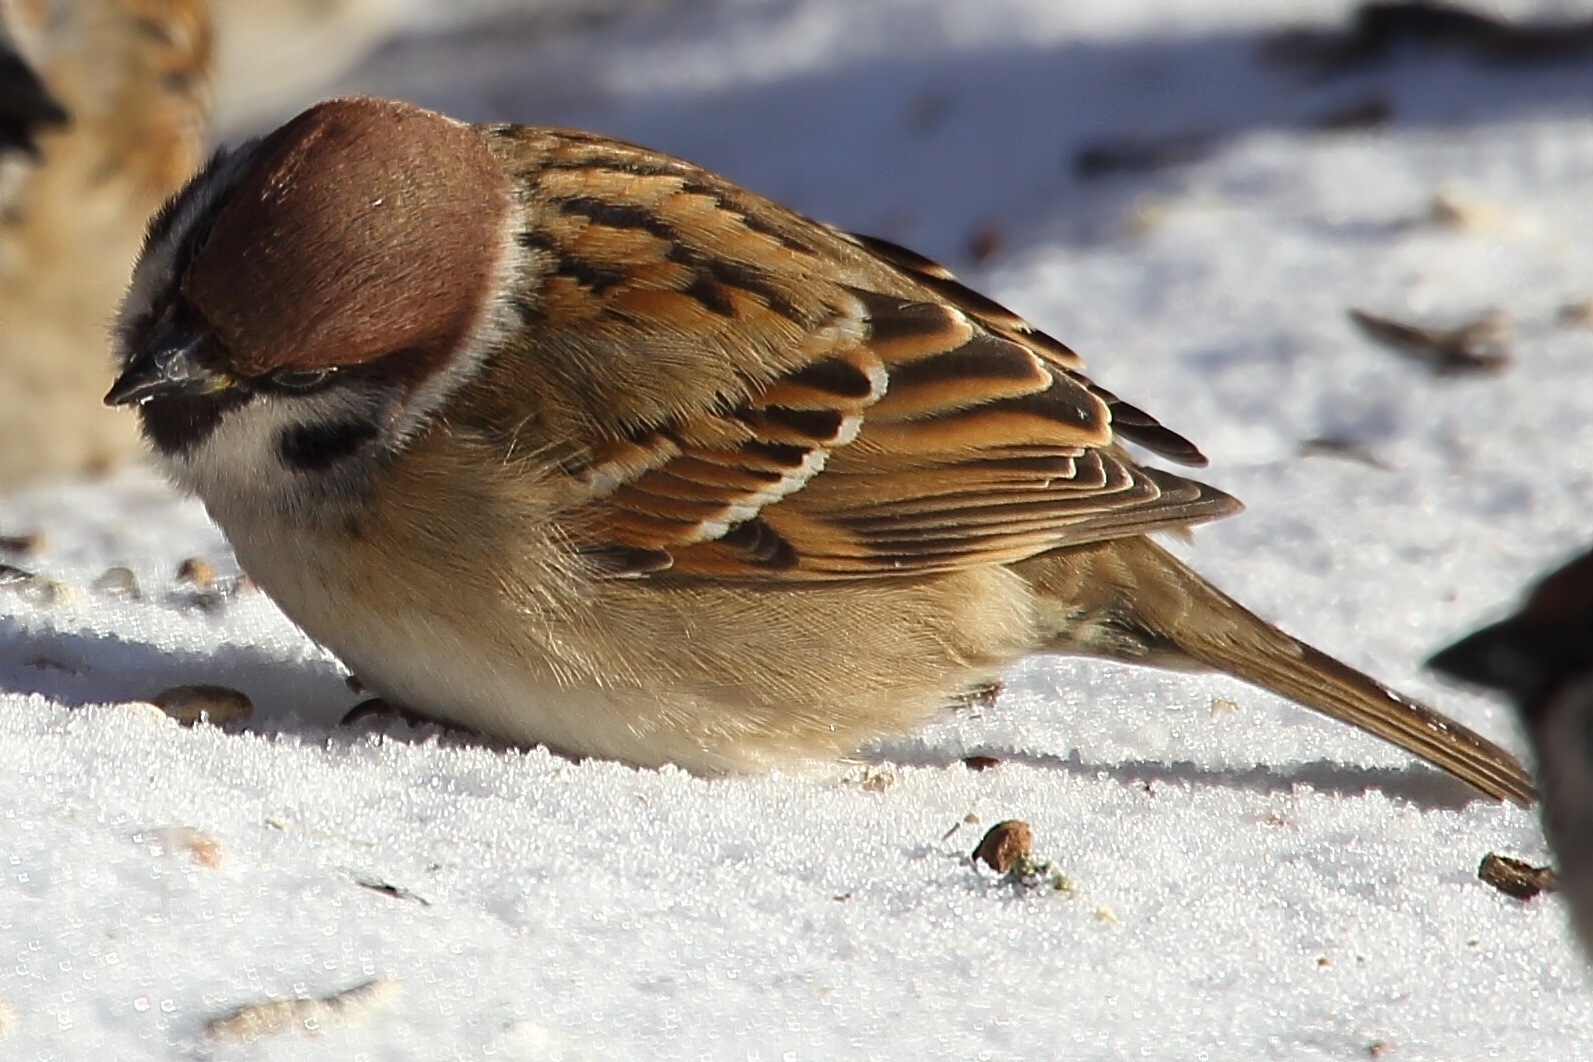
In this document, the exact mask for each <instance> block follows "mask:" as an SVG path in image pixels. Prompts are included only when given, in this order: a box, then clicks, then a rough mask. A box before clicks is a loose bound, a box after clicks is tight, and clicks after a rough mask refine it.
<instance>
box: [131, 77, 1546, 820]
mask: <svg viewBox="0 0 1593 1062" xmlns="http://www.w3.org/2000/svg"><path fill="white" fill-rule="evenodd" d="M115 345H116V348H117V353H118V357H119V359H120V367H121V374H120V376H119V378H118V379H117V380H116V382H115V384H114V385H113V386H112V388H111V390H110V393H109V394H108V395H107V396H106V401H107V402H109V403H111V404H113V405H135V406H137V407H138V412H139V417H140V421H141V423H142V427H143V432H144V434H145V436H146V437H147V438H148V440H149V442H150V444H151V446H152V448H153V450H154V452H155V453H156V455H157V456H158V458H159V459H160V461H161V462H162V463H163V464H164V466H165V468H166V469H167V471H168V472H169V474H170V475H171V477H172V479H173V480H174V481H175V482H176V483H177V484H178V485H179V486H181V487H183V488H186V489H187V490H189V491H191V492H193V493H194V494H197V495H198V497H199V498H200V499H201V500H202V501H203V503H204V505H205V506H206V508H207V509H208V511H209V512H210V515H211V516H212V518H213V519H214V520H215V522H216V523H217V524H218V525H219V526H220V527H221V529H222V530H223V531H224V532H225V533H226V535H227V536H228V538H229V540H230V541H231V543H232V546H233V548H234V550H235V552H236V554H237V559H238V561H239V563H240V565H241V566H242V567H243V569H244V570H245V571H246V572H247V573H248V574H249V576H250V577H251V578H252V579H254V580H255V582H256V583H257V584H258V585H259V586H260V587H261V588H262V589H263V590H264V591H265V592H266V593H267V594H269V595H270V596H271V597H272V598H274V599H275V601H276V602H277V603H278V605H280V607H281V608H282V610H283V611H284V612H285V613H286V614H287V615H288V616H289V617H290V618H291V619H293V620H294V621H295V622H296V623H298V624H299V625H300V626H301V627H302V628H303V629H304V630H305V632H307V633H308V634H309V636H310V637H312V638H313V639H315V640H316V641H318V642H320V643H322V644H323V645H325V646H327V647H328V648H330V649H331V650H332V651H333V652H334V653H336V654H337V655H338V656H339V657H340V658H341V659H342V660H343V661H344V662H345V663H346V664H347V665H348V666H349V667H350V669H351V670H352V671H353V672H354V673H355V674H356V675H358V676H359V679H360V680H361V682H363V683H364V685H365V686H366V687H368V688H369V689H371V690H372V691H374V692H375V693H377V694H378V695H379V696H380V697H382V698H383V699H384V700H386V701H387V702H389V703H390V704H392V705H394V706H403V707H405V708H408V709H410V710H413V711H416V712H418V713H420V714H422V715H424V716H427V717H430V718H434V719H438V720H443V721H447V722H449V723H452V724H458V725H461V726H464V727H467V728H469V729H472V730H475V731H478V732H481V733H483V734H486V735H490V736H494V737H497V738H500V739H504V740H506V741H509V742H512V743H518V744H543V745H546V746H549V747H550V748H552V749H555V750H557V751H560V752H563V753H566V754H570V755H574V756H596V757H606V758H613V759H618V760H624V761H628V762H630V763H633V764H637V765H657V764H663V763H674V764H677V765H679V766H681V767H684V768H687V769H689V770H692V771H695V772H701V773H710V774H711V773H720V772H740V771H755V770H760V769H767V768H771V767H776V766H780V765H782V764H788V763H792V762H795V761H803V760H810V759H813V758H835V757H844V756H846V755H848V754H850V753H852V752H853V751H855V750H856V749H857V748H858V747H859V746H860V745H862V744H864V743H866V742H868V741H870V740H872V739H875V738H878V737H881V736H884V735H890V734H899V733H902V732H905V731H908V730H910V729H911V728H913V727H915V726H918V725H920V724H922V723H923V722H925V721H926V720H929V719H931V718H933V717H934V716H935V715H936V714H937V713H940V712H942V711H943V710H945V709H947V708H948V707H950V706H953V705H955V704H957V703H958V702H959V701H961V700H963V699H965V698H968V697H972V696H977V695H978V694H979V693H980V691H982V690H985V689H988V688H989V687H990V686H991V685H992V684H993V683H995V682H996V681H997V679H998V676H999V674H1000V673H1001V671H1002V669H1003V668H1005V667H1006V666H1007V665H1009V664H1011V663H1013V662H1014V661H1016V660H1018V659H1019V658H1021V657H1023V656H1025V655H1027V654H1030V653H1036V652H1050V653H1073V654H1085V655H1090V656H1098V657H1106V658H1110V659H1113V660H1125V661H1130V662H1135V663H1147V664H1157V665H1164V666H1169V667H1185V668H1189V667H1193V668H1214V669H1216V670H1219V671H1225V672H1227V673H1229V674H1231V675H1235V676H1237V677H1239V678H1241V679H1245V680H1247V681H1250V682H1253V683H1256V684H1258V685H1260V686H1263V687H1265V688H1266V689H1269V690H1273V691H1276V692H1278V693H1281V694H1283V695H1284V696H1286V697H1289V698H1292V699H1294V700H1296V701H1299V702H1300V703H1302V704H1304V705H1307V706H1309V707H1312V708H1315V709H1317V710H1318V711H1321V712H1324V713H1326V714H1328V715H1330V716H1332V717H1334V718H1336V719H1340V720H1343V721H1345V722H1348V723H1351V724H1353V725H1355V726H1359V727H1361V728H1363V729H1365V730H1368V731H1370V732H1372V733H1374V734H1377V735H1380V736H1382V737H1384V738H1386V739H1388V740H1390V741H1393V742H1394V743H1395V744H1397V745H1399V746H1401V747H1402V748H1405V749H1407V750H1409V751H1411V752H1413V753H1414V754H1416V755H1418V756H1421V757H1423V758H1425V759H1427V760H1429V761H1431V762H1432V763H1434V764H1436V765H1438V766H1439V767H1441V768H1443V769H1444V770H1447V771H1449V772H1451V773H1453V774H1454V775H1456V776H1457V777H1459V778H1461V779H1463V780H1465V781H1466V782H1468V783H1470V784H1471V785H1472V786H1474V787H1476V788H1477V789H1478V790H1480V791H1481V792H1483V793H1485V794H1487V795H1489V796H1492V797H1495V798H1502V799H1508V800H1513V801H1515V802H1517V803H1520V804H1523V805H1525V804H1528V803H1529V802H1531V801H1532V800H1533V799H1534V792H1533V789H1532V784H1531V781H1530V780H1529V778H1528V776H1527V774H1526V773H1525V772H1524V770H1523V769H1522V767H1521V765H1520V764H1519V763H1517V762H1516V760H1515V759H1514V758H1513V757H1512V756H1510V754H1509V753H1507V752H1505V751H1504V750H1503V749H1501V748H1499V747H1497V746H1495V745H1493V744H1491V743H1490V742H1488V741H1486V740H1484V739H1483V738H1481V737H1479V736H1478V735H1476V734H1474V733H1472V732H1471V731H1470V730H1467V729H1465V728H1464V727H1462V726H1460V725H1458V724H1456V723H1454V722H1453V721H1451V720H1449V719H1446V718H1444V717H1443V716H1441V715H1439V714H1437V713H1436V712H1434V711H1432V710H1431V709H1429V708H1426V707H1424V706H1422V705H1419V704H1417V703H1415V702H1413V701H1411V700H1408V699H1406V698H1404V697H1402V696H1400V695H1399V694H1397V693H1394V692H1392V691H1390V690H1388V689H1386V688H1384V687H1383V686H1381V685H1379V684H1378V683H1376V682H1374V681H1373V680H1372V679H1370V678H1367V677H1366V676H1365V675H1362V674H1360V673H1359V672H1357V671H1355V670H1354V669H1352V668H1350V667H1347V666H1345V665H1344V664H1341V663H1339V662H1338V661H1336V660H1334V659H1332V658H1331V657H1329V656H1326V655H1324V654H1323V653H1320V652H1318V651H1317V650H1315V649H1312V648H1310V647H1309V646H1306V645H1303V644H1301V643H1300V642H1298V641H1296V640H1295V639H1293V638H1291V637H1290V636H1288V635H1286V634H1284V633H1282V632H1281V631H1279V630H1277V629H1276V628H1274V627H1272V626H1271V625H1269V624H1268V623H1266V622H1264V621H1263V620H1261V619H1259V618H1257V617H1256V616H1254V615H1252V614H1251V613H1250V612H1248V611H1246V610H1245V609H1244V608H1242V607H1241V606H1240V605H1238V604H1237V603H1235V602H1234V601H1232V600H1231V599H1229V598H1228V597H1226V596H1224V595H1223V594H1222V593H1221V592H1220V591H1218V590H1217V589H1215V588H1214V587H1212V586H1211V585H1210V584H1209V583H1207V582H1206V581H1205V580H1203V579H1202V578H1200V577H1199V576H1198V575H1196V574H1195V573H1194V572H1192V571H1190V570H1189V569H1188V568H1186V567H1185V566H1184V565H1183V564H1182V563H1180V562H1179V561H1178V560H1177V559H1175V558H1174V557H1173V556H1172V555H1171V554H1169V553H1168V552H1167V551H1166V550H1164V549H1163V548H1162V547H1161V546H1159V545H1157V544H1156V543H1155V542H1153V541H1152V540H1151V538H1150V537H1149V536H1150V535H1151V534H1152V533H1154V532H1157V531H1177V530H1179V529H1183V528H1187V527H1189V526H1191V525H1193V524H1197V523H1199V522H1201V521H1205V520H1211V519H1214V518H1216V517H1219V516H1224V515H1227V514H1229V513H1232V512H1234V511H1236V510H1237V509H1238V508H1239V505H1238V503H1237V502H1235V501H1234V500H1233V499H1232V498H1231V497H1229V496H1228V495H1226V494H1224V493H1222V492H1221V491H1218V490H1215V489H1213V488H1211V487H1209V486H1206V485H1204V484H1202V483H1198V482H1195V481H1193V480H1189V479H1185V478H1182V477H1180V476H1177V475H1174V474H1172V473H1170V472H1166V471H1162V470H1161V469H1159V468H1155V467H1149V466H1146V465H1141V464H1140V463H1139V462H1137V461H1136V460H1135V459H1134V458H1133V457H1132V456H1131V455H1130V454H1129V452H1128V451H1127V449H1126V448H1125V444H1128V443H1132V444H1135V445H1138V446H1141V447H1143V448H1145V449H1147V450H1149V451H1150V452H1152V453H1154V454H1157V455H1160V456H1161V457H1164V458H1167V459H1169V460H1172V461H1175V462H1181V463H1183V464H1187V465H1200V464H1203V463H1204V458H1203V457H1202V456H1201V454H1200V452H1199V451H1198V450H1197V449H1196V448H1195V446H1194V445H1193V444H1191V443H1190V442H1189V441H1188V440H1187V439H1185V438H1184V437H1183V436H1181V435H1179V434H1177V433H1176V432H1174V431H1172V430H1171V429H1169V428H1166V427H1164V426H1162V424H1160V423H1159V422H1158V421H1157V420H1156V419H1155V418H1153V417H1151V416H1150V415H1149V414H1147V413H1145V412H1143V411H1142V410H1140V409H1137V408H1136V407H1134V406H1132V405H1130V404H1129V403H1127V402H1125V401H1123V400H1121V399H1119V398H1118V397H1117V396H1115V395H1113V394H1112V393H1111V392H1109V391H1107V390H1105V389H1104V388H1102V387H1100V386H1098V385H1096V384H1095V383H1093V382H1091V381H1090V379H1089V378H1088V377H1086V376H1085V375H1084V372H1083V366H1082V363H1081V361H1080V359H1079V358H1078V356H1077V355H1076V354H1074V353H1073V351H1071V350H1069V349H1068V348H1067V347H1065V346H1063V345H1062V344H1061V343H1059V342H1057V341H1056V340H1055V339H1052V338H1051V337H1050V336H1048V335H1046V334H1045V333H1043V332H1040V331H1039V330H1037V329H1035V328H1034V327H1032V326H1031V325H1029V324H1028V323H1027V322H1025V321H1024V320H1022V319H1021V318H1019V317H1018V316H1016V315H1015V314H1013V313H1012V312H1010V311H1008V310H1007V309H1005V308H1003V307H1002V306H1000V305H998V304H996V303H995V302H993V301H991V300H990V299H988V298H986V297H984V296H982V295H980V294H978V293H976V292H974V291H972V290H970V289H969V288H967V287H964V286H963V285H962V284H960V283H959V282H958V281H957V280H956V278H955V277H953V276H952V274H951V273H949V272H948V271H946V270H945V269H943V268H942V267H940V266H939V265H936V264H935V263H934V262H932V261H930V260H928V259H926V258H923V257H921V256H919V255H917V254H914V253H913V252H911V251H908V250H905V249H903V248H901V247H898V246H895V245H893V244H890V243H887V242H885V241H883V240H878V239H871V238H869V237H865V236H856V235H850V234H848V233H845V232H842V231H839V230H837V229H835V228H832V227H830V226H828V225H824V224H820V223H818V222H815V221H812V220H809V219H808V218H805V217H803V216H801V215H799V214H796V213H794V212H792V211H790V210H788V209H786V208H784V207H782V206H779V205H778V204H776V203H773V202H771V201H769V200H767V199H765V198H763V197H761V196H759V195H756V194H754V193H753V192H750V191H748V190H746V189H744V188H740V187H738V186H736V185H735V184H732V183H731V182H729V181H728V180H725V179H724V178H721V177H718V176H715V175H714V174H712V173H709V172H707V171H705V170H702V169H700V168H698V167H696V166H693V165H691V164H690V163H687V162H684V161H681V160H679V159H676V158H672V157H670V156H668V155H664V154H660V153H658V152H656V151H650V150H647V149H645V148H641V147H636V146H633V145H631V144H627V143H622V142H619V141H616V140H610V139H608V138H606V137H602V136H596V135H592V134H589V133H583V132H574V131H569V130H560V129H549V128H538V127H531V126H518V125H504V124H489V125H468V124H465V123H462V122H458V121H454V120H452V119H449V118H447V117H444V116H442V115H439V114H436V113H432V112H430V111H426V110H422V109H420V108H417V107H414V106H410V105H407V104H403V103H395V102H388V101H383V100H378V99H370V98H345V99H334V100H330V101H326V102H323V103H320V104H317V105H316V106H314V107H312V108H310V109H309V110H307V111H305V112H304V113H302V114H300V115H299V116H298V117H296V118H294V119H293V120H291V121H290V122H288V123H287V124H286V125H284V126H282V127H281V128H279V129H278V130H276V131H275V132H273V133H271V134H270V135H268V136H266V137H265V138H263V139H260V140H256V141H251V142H249V143H246V144H243V145H242V146H240V147H237V148H234V149H231V150H222V151H221V152H219V153H217V154H216V155H215V157H214V158H213V159H212V160H211V161H210V163H209V164H208V165H207V166H206V167H205V168H204V170H203V171H202V172H201V173H200V174H199V175H198V176H197V177H195V178H194V180H193V181H192V182H191V183H190V184H189V185H188V187H187V188H185V189H184V190H183V191H182V192H181V193H180V194H179V195H177V196H176V197H175V198H174V199H173V200H172V201H171V202H170V203H169V204H167V206H166V207H165V208H164V209H163V210H162V211H161V212H160V214H159V215H157V217H156V218H155V219H154V221H153V222H152V223H151V226H150V230H149V234H148V238H147V240H146V242H145V247H144V251H143V254H142V255H141V256H140V259H139V262H138V265H137V267H136V269H135V270H134V274H133V283H132V286H131V288H130V290H129V292H128V295H127V298H126V300H125V302H124V303H123V306H122V310H121V314H120V316H119V320H118V323H117V326H116V344H115Z"/></svg>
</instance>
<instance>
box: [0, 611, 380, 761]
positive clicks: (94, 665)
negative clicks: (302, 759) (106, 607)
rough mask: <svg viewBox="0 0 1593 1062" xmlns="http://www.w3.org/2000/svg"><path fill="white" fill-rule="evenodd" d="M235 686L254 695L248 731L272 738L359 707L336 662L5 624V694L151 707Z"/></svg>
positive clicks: (74, 703) (0, 686) (0, 649)
mask: <svg viewBox="0 0 1593 1062" xmlns="http://www.w3.org/2000/svg"><path fill="white" fill-rule="evenodd" d="M199 683H204V684H213V685H218V686H228V687H231V688H233V689H237V690H240V691H242V692H243V693H245V694H247V695H248V697H249V699H250V700H251V701H252V702H254V706H255V713H254V717H253V720H252V721H251V722H250V723H249V724H248V729H250V730H252V731H255V732H258V733H266V734H273V733H279V732H290V731H294V730H297V729H302V728H310V727H313V728H315V729H318V730H319V729H321V728H324V727H327V726H330V725H332V724H335V723H336V722H337V720H338V719H339V717H340V716H341V715H342V713H343V712H344V711H346V710H347V709H348V707H349V706H350V705H351V704H352V703H353V702H354V700H355V698H354V696H353V694H351V693H350V692H349V689H348V687H347V686H346V685H345V683H344V680H343V673H342V672H341V671H340V670H339V669H338V667H337V665H336V664H334V663H332V662H331V661H287V660H283V659H281V658H280V657H277V656H273V655H272V654H271V653H270V652H269V651H268V650H266V649H264V648H255V647H252V646H240V645H226V646H220V647H218V648H216V649H215V650H213V651H207V652H202V653H196V652H184V651H181V650H172V649H162V648H160V647H158V646H154V645H149V644H146V643H144V642H139V641H136V640H130V639H128V638H126V637H123V636H122V635H118V634H107V633H98V632H91V631H57V630H37V629H34V628H31V627H28V626H25V625H23V624H22V623H20V622H19V621H17V620H16V619H13V618H0V691H3V692H6V693H21V694H29V693H36V694H39V695H41V696H43V697H47V698H49V699H50V700H52V701H56V702H58V703H60V704H63V705H66V706H67V707H69V708H82V707H85V706H87V705H91V704H106V703H121V702H125V701H147V700H149V699H150V698H151V697H153V696H155V695H156V694H157V693H159V692H160V691H161V690H164V689H167V688H169V687H171V686H179V685H192V684H199Z"/></svg>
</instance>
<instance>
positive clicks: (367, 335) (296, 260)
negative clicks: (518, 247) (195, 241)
mask: <svg viewBox="0 0 1593 1062" xmlns="http://www.w3.org/2000/svg"><path fill="white" fill-rule="evenodd" d="M509 207H510V195H509V183H508V179H507V178H506V177H505V175H504V173H503V171H502V169H501V167H499V166H498V165H497V164H496V162H495V161H494V159H493V157H492V155H491V154H490V152H489V151H488V150H487V148H486V147H485V145H484V144H483V143H482V141H481V138H480V137H479V136H478V135H476V133H475V132H474V131H473V130H471V128H470V127H469V126H467V125H465V124H463V123H460V122H456V121H453V120H451V119H448V118H445V117H443V116H442V115H439V114H435V113H433V112H430V111H426V110H422V109H421V108H419V107H414V106H411V105H409V104H404V103H395V102H391V101H387V100H377V99H370V98H360V97H354V98H347V99H336V100H330V101H327V102H324V103H321V104H318V105H316V106H315V107H312V108H311V109H309V110H307V111H305V112H304V113H303V114H301V115H299V116H298V117H297V118H295V119H293V120H292V121H290V122H289V123H287V124H286V125H284V126H283V127H282V128H280V129H278V130H277V131H276V132H274V133H272V134H271V135H270V136H269V137H267V138H266V139H265V140H264V141H263V142H262V143H261V144H260V146H259V148H258V151H257V153H256V156H255V161H254V163H253V166H252V167H251V169H250V170H249V172H248V173H247V174H246V175H245V176H244V177H243V179H242V180H241V182H240V183H239V184H238V185H237V186H236V188H235V189H234V190H233V191H232V193H231V195H230V196H229V197H228V198H227V200H226V201H225V203H224V205H223V206H222V208H221V209H220V211H219V213H217V214H216V216H215V219H214V222H213V223H212V225H211V226H210V230H209V233H208V235H204V236H202V237H201V238H202V240H203V242H202V244H201V245H200V246H199V247H198V250H197V252H196V253H195V254H194V256H193V258H192V260H191V261H190V262H189V264H188V267H187V269H186V270H185V271H184V273H183V276H182V280H181V284H180V291H181V294H182V296H183V298H184V299H186V301H187V302H188V304H189V305H190V306H191V307H192V308H193V310H195V311H197V313H198V314H199V316H200V317H202V318H203V320H204V322H205V323H206V324H207V325H208V327H209V329H210V331H211V334H212V335H213V336H214V337H215V338H216V340H218V341H219V343H220V345H221V347H222V348H224V350H225V352H226V355H225V356H226V359H227V362H228V364H227V366H226V367H227V368H228V369H229V370H230V371H232V372H234V373H237V374H238V375H241V376H259V375H263V374H266V373H270V372H273V371H276V370H280V369H305V370H315V369H323V368H329V367H346V366H354V365H360V364H363V363H365V362H368V361H371V360H373V359H376V358H380V357H383V356H385V355H389V354H393V353H397V352H400V351H405V352H411V353H415V354H420V355H423V356H428V357H427V360H429V359H430V358H442V357H444V356H446V354H447V353H448V352H449V351H450V350H451V349H452V348H453V347H454V346H455V345H456V344H457V343H458V342H459V341H460V340H461V338H462V337H463V336H464V335H465V334H467V333H468V332H469V330H470V329H471V328H472V327H473V325H474V323H475V322H476V321H477V320H478V318H479V316H480V314H481V312H482V309H483V305H484V303H485V301H486V300H487V299H488V298H489V297H490V293H491V290H492V272H493V270H494V268H495V266H496V260H497V255H498V254H499V248H500V247H501V245H502V243H503V240H502V237H501V235H500V234H501V232H502V230H503V223H504V218H505V215H506V214H507V213H508V210H509Z"/></svg>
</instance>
